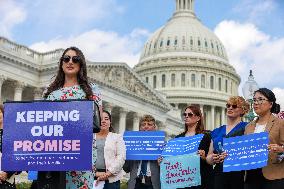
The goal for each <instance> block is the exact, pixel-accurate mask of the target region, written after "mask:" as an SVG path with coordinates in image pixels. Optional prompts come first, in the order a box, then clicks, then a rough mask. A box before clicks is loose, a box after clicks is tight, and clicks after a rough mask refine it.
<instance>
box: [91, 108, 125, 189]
mask: <svg viewBox="0 0 284 189" xmlns="http://www.w3.org/2000/svg"><path fill="white" fill-rule="evenodd" d="M94 135H95V136H94V148H95V150H94V152H95V154H96V157H97V158H96V159H97V160H96V163H95V166H94V175H95V180H96V181H95V184H99V182H102V181H104V182H105V184H104V189H120V180H121V179H122V177H123V175H124V171H122V167H123V165H124V162H125V158H126V148H125V143H124V141H123V137H122V136H121V135H120V134H116V133H114V132H113V128H112V127H111V114H110V113H109V112H108V111H105V110H104V111H103V114H102V121H101V130H100V132H98V133H96V134H94Z"/></svg>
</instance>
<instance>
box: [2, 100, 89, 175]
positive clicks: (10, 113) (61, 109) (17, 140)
mask: <svg viewBox="0 0 284 189" xmlns="http://www.w3.org/2000/svg"><path fill="white" fill-rule="evenodd" d="M4 109H5V111H4V129H3V130H4V132H3V133H4V135H3V157H2V168H3V170H7V171H10V170H11V171H13V170H19V171H20V170H25V171H29V170H33V171H47V170H48V171H67V170H91V169H92V141H93V140H92V139H93V136H92V133H93V132H92V131H93V129H92V128H93V102H92V101H67V102H28V103H16V102H15V103H5V106H4Z"/></svg>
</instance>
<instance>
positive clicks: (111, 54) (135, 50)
mask: <svg viewBox="0 0 284 189" xmlns="http://www.w3.org/2000/svg"><path fill="white" fill-rule="evenodd" d="M148 36H149V32H148V31H147V30H144V29H139V28H137V29H134V30H133V31H132V32H131V33H130V34H128V35H125V36H120V35H118V34H117V33H115V32H112V31H102V30H97V29H93V30H91V31H88V32H85V33H83V34H80V35H78V36H70V37H66V38H65V37H58V38H56V39H53V40H50V41H47V42H38V43H35V44H32V45H31V46H30V48H32V49H34V50H36V51H40V52H46V51H50V50H54V49H56V48H67V47H69V46H77V47H79V48H80V49H82V51H83V52H84V54H85V56H86V58H87V59H89V60H91V61H96V62H126V63H127V64H128V65H129V66H131V67H133V66H134V65H135V64H137V63H138V60H139V56H140V50H141V47H142V46H143V41H144V38H145V37H148Z"/></svg>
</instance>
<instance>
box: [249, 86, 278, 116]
mask: <svg viewBox="0 0 284 189" xmlns="http://www.w3.org/2000/svg"><path fill="white" fill-rule="evenodd" d="M257 92H258V93H260V94H262V95H263V96H265V97H266V98H267V99H268V101H269V102H272V107H271V109H270V112H271V113H275V114H278V113H279V112H280V105H279V104H277V103H276V97H275V94H274V93H273V92H272V91H271V90H270V89H267V88H259V89H258V90H256V91H254V95H255V93H257Z"/></svg>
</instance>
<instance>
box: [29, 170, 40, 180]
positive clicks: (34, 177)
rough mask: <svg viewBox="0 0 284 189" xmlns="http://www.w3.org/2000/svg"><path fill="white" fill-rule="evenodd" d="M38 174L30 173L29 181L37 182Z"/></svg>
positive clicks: (35, 172)
mask: <svg viewBox="0 0 284 189" xmlns="http://www.w3.org/2000/svg"><path fill="white" fill-rule="evenodd" d="M37 176H38V172H37V171H29V172H28V180H37Z"/></svg>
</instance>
